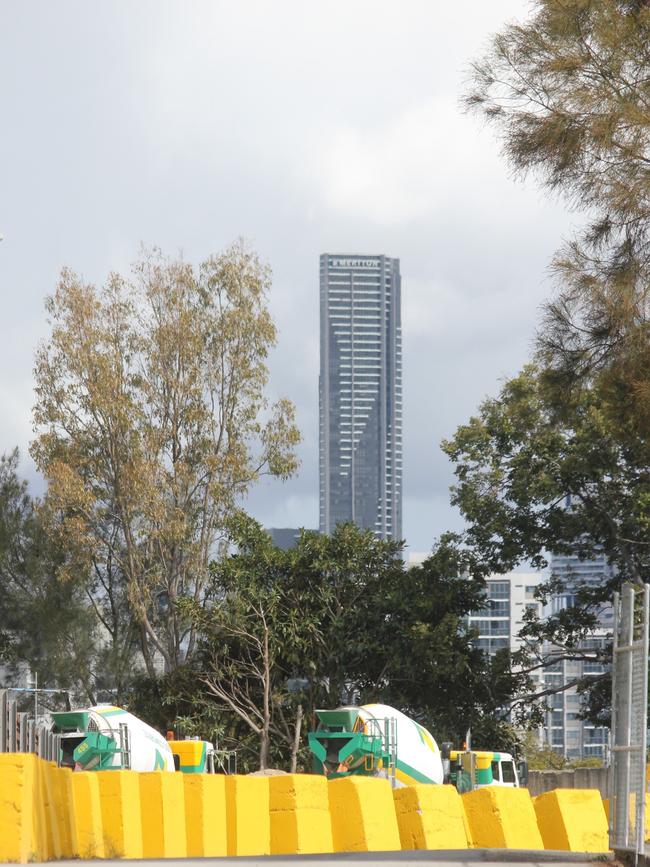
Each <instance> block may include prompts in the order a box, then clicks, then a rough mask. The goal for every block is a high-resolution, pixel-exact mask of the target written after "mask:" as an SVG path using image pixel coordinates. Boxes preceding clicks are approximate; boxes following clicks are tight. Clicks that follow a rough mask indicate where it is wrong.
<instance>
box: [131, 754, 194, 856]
mask: <svg viewBox="0 0 650 867" xmlns="http://www.w3.org/2000/svg"><path fill="white" fill-rule="evenodd" d="M138 777H139V780H140V810H141V821H142V857H143V858H185V857H186V856H187V841H186V837H185V797H184V791H183V778H182V776H181V774H171V773H169V772H168V771H150V772H147V773H140V774H138Z"/></svg>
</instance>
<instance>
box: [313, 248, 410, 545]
mask: <svg viewBox="0 0 650 867" xmlns="http://www.w3.org/2000/svg"><path fill="white" fill-rule="evenodd" d="M400 292H401V286H400V273H399V259H390V258H389V257H388V256H366V255H348V254H345V255H342V254H333V253H323V255H322V256H321V257H320V381H319V395H320V444H319V445H320V529H321V532H325V533H330V532H331V531H332V530H333V529H334V527H335V526H336V525H337V524H338V523H340V522H342V521H354V522H355V523H356V524H358V525H359V526H360V527H364V528H368V529H371V530H373V531H374V532H375V533H376V535H377V536H378V537H379V538H382V539H401V537H402V332H401V314H400V307H401V301H400Z"/></svg>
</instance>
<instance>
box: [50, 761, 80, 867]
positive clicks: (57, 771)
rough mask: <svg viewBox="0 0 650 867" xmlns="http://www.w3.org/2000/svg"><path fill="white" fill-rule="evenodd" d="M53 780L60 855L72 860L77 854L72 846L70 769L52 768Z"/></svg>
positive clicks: (72, 817) (73, 821) (72, 802)
mask: <svg viewBox="0 0 650 867" xmlns="http://www.w3.org/2000/svg"><path fill="white" fill-rule="evenodd" d="M52 775H53V780H54V815H55V820H56V822H57V825H58V828H59V840H60V845H61V855H62V857H63V858H74V857H75V856H76V855H77V854H78V853H77V852H75V850H74V846H73V839H74V823H75V818H74V800H73V797H72V769H71V768H52Z"/></svg>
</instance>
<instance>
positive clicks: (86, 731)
mask: <svg viewBox="0 0 650 867" xmlns="http://www.w3.org/2000/svg"><path fill="white" fill-rule="evenodd" d="M52 717H53V719H54V724H53V727H52V731H53V732H54V734H56V735H58V736H59V741H60V756H61V760H60V761H61V765H63V766H64V767H69V768H73V769H74V770H77V771H102V770H107V769H109V768H127V769H131V770H134V771H174V770H178V771H182V772H183V773H185V774H203V773H215V772H216V771H217V770H220V771H223V772H224V773H234V772H235V771H236V762H233V761H232V759H233V756H234V754H233V753H232V751H228V750H215V748H214V746H213V745H212V744H211V743H210V742H209V741H201V740H194V739H191V740H173V739H169V740H166V739H165V738H164V737H163V736H162V735H160V734H159V733H158V732H157V731H156V730H155V729H153V728H151V726H149V725H147V723H145V722H143V721H142V720H140V719H138V718H137V717H135V716H133V714H130V713H128V711H125V710H123V709H122V708H120V707H114V706H106V705H98V706H95V707H88V708H82V709H80V710H72V711H65V712H61V713H53V714H52Z"/></svg>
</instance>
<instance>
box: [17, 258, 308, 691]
mask: <svg viewBox="0 0 650 867" xmlns="http://www.w3.org/2000/svg"><path fill="white" fill-rule="evenodd" d="M269 288H270V273H269V270H268V268H267V267H266V266H264V265H263V264H262V263H261V262H260V261H259V259H258V257H257V256H256V255H255V254H254V253H252V252H251V251H249V250H247V249H246V248H245V246H244V245H243V244H241V243H237V244H234V245H233V246H231V247H230V248H229V249H227V250H226V251H225V252H223V253H221V254H218V255H215V256H211V257H210V258H208V259H206V260H205V261H204V262H203V263H202V264H201V265H200V266H199V267H198V268H194V267H192V266H191V265H190V264H188V263H186V262H184V261H183V260H182V259H180V258H178V259H167V258H165V257H163V255H162V254H161V253H160V252H158V251H153V252H151V253H149V254H145V255H144V256H143V258H142V259H141V260H140V261H139V262H137V263H136V264H135V265H134V267H133V270H132V274H131V275H130V277H128V278H125V277H122V276H121V275H119V274H111V275H110V277H109V278H108V280H107V281H106V283H105V284H104V285H103V286H101V287H96V286H94V285H91V284H88V283H86V282H84V281H83V280H82V279H81V278H80V277H79V276H77V275H76V274H74V273H73V272H72V271H69V270H64V271H63V272H62V275H61V280H60V282H59V285H58V287H57V289H56V291H55V293H54V294H53V296H52V297H51V298H49V300H48V303H47V309H48V313H49V321H50V326H51V332H50V335H49V337H48V338H47V340H46V341H45V342H44V343H43V344H42V345H41V347H40V348H39V351H38V353H37V356H36V367H35V376H36V400H37V402H36V407H35V411H34V421H35V425H36V429H37V436H36V439H35V441H34V443H33V445H32V454H33V456H34V459H35V461H36V464H37V466H38V468H39V470H40V471H41V472H42V473H43V475H44V477H45V479H46V481H47V485H48V487H47V494H46V497H45V502H44V510H43V514H44V517H45V520H46V523H47V526H48V529H49V531H50V533H51V534H52V535H53V537H54V538H56V539H57V541H58V543H59V544H60V546H61V550H62V551H64V552H65V556H64V557H63V558H62V562H61V563H60V564H59V568H58V570H57V571H58V575H59V577H60V578H62V579H63V580H66V579H72V578H79V576H92V580H94V581H95V582H96V583H97V584H98V590H99V592H100V593H101V592H102V589H101V587H100V586H99V585H103V586H104V590H105V588H106V586H107V585H108V584H109V583H110V581H111V576H114V575H116V574H117V573H119V575H121V576H122V577H123V580H124V582H125V586H126V590H127V595H128V603H129V606H130V610H131V612H132V613H133V615H134V618H135V621H136V623H137V628H138V634H139V639H140V649H141V652H142V656H143V659H144V663H145V665H146V667H147V670H148V671H149V674H150V675H152V676H153V675H154V674H155V670H156V666H155V660H156V658H157V659H159V660H161V661H162V662H163V664H164V666H165V668H166V669H167V670H171V669H174V668H175V667H177V666H179V665H181V664H182V663H183V662H184V661H185V660H186V659H187V658H189V657H191V655H192V653H193V652H194V649H195V645H196V633H195V629H194V626H193V624H192V623H191V622H189V623H188V622H184V621H182V620H181V619H179V614H178V611H179V609H178V608H177V606H176V604H175V603H176V600H177V599H180V598H183V597H189V598H192V599H194V600H196V601H197V602H199V603H200V602H201V600H202V598H203V593H204V590H205V587H206V582H207V577H208V564H209V562H210V559H211V557H212V556H214V553H215V546H216V544H217V543H218V540H219V538H220V534H221V533H222V531H223V527H224V525H225V522H226V519H227V517H228V515H229V514H230V513H231V512H232V511H233V509H235V507H236V506H237V504H238V503H239V501H240V499H241V497H242V496H243V495H244V494H245V493H246V491H247V490H248V489H249V487H250V486H251V484H253V483H254V482H255V480H256V479H258V478H259V477H260V475H261V474H263V473H270V474H272V475H276V476H279V477H283V478H286V477H287V476H289V475H290V474H291V473H292V472H293V471H294V470H295V468H296V465H297V463H296V458H295V454H294V446H295V445H296V443H297V442H298V440H299V434H298V431H297V428H296V426H295V424H294V409H293V406H292V404H291V403H290V402H289V401H288V400H285V399H283V400H280V401H278V402H277V403H275V404H274V405H272V406H270V405H269V403H268V401H267V399H266V397H265V386H266V384H267V379H268V373H267V367H266V358H267V355H268V352H269V349H270V348H271V347H272V346H273V345H274V342H275V338H276V332H275V327H274V324H273V321H272V319H271V316H270V314H269V311H268V308H267V296H268V292H269ZM91 595H93V597H94V595H95V594H91Z"/></svg>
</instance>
